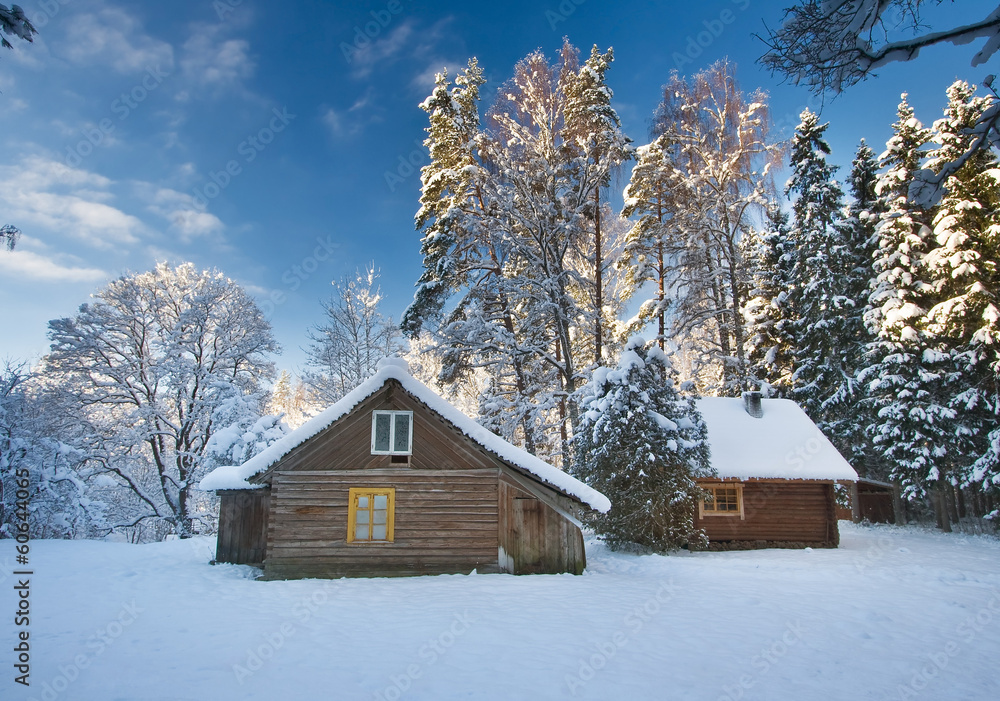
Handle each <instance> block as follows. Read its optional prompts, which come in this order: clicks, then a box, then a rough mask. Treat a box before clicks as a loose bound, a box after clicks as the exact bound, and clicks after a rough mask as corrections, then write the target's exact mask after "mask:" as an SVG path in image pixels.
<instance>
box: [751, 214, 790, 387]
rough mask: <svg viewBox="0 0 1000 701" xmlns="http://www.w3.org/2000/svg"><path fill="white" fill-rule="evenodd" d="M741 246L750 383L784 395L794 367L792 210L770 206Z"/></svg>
mask: <svg viewBox="0 0 1000 701" xmlns="http://www.w3.org/2000/svg"><path fill="white" fill-rule="evenodd" d="M742 247H743V258H744V260H746V261H747V267H748V278H749V281H750V290H749V294H748V298H749V300H748V301H747V304H746V306H745V307H744V309H743V316H744V317H745V318H746V320H747V362H748V363H749V374H750V378H751V384H752V386H753V387H760V388H761V389H762V390H763V391H764V392H765V393H766V394H767V395H768V396H776V397H784V396H787V395H788V393H789V391H790V389H791V377H792V370H793V366H792V351H793V348H794V344H795V338H794V336H793V335H792V323H793V321H794V316H793V308H792V298H793V297H792V292H793V290H792V268H793V267H794V264H795V258H796V253H797V252H796V249H795V246H794V245H793V242H792V241H791V239H790V238H789V224H788V214H786V213H785V212H783V211H782V210H781V208H780V207H777V206H772V207H771V208H769V210H768V215H767V227H766V228H764V229H763V230H759V231H758V230H752V231H751V232H750V235H749V236H747V237H746V238H744V239H743V241H742Z"/></svg>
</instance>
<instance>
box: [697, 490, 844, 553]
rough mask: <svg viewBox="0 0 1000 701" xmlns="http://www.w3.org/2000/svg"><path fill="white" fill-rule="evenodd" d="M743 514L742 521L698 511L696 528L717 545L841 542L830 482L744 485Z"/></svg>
mask: <svg viewBox="0 0 1000 701" xmlns="http://www.w3.org/2000/svg"><path fill="white" fill-rule="evenodd" d="M700 484H703V485H705V486H707V485H709V484H718V482H714V483H712V482H700ZM743 514H744V518H743V519H740V517H739V516H738V515H737V516H706V517H704V518H699V516H698V513H697V512H695V527H696V528H703V529H705V533H706V534H707V535H708V539H709V540H710V541H712V542H717V543H722V542H731V541H767V542H787V543H807V544H816V545H818V546H830V547H836V546H837V545H838V544H839V542H840V533H839V531H838V529H837V518H836V505H835V502H834V496H833V484H830V483H824V482H805V481H795V480H784V481H775V482H765V481H750V482H744V483H743Z"/></svg>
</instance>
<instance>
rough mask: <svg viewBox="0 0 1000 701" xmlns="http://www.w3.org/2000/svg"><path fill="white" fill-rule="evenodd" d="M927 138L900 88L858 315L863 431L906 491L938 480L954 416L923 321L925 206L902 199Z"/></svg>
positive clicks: (928, 239) (928, 296)
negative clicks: (865, 331)
mask: <svg viewBox="0 0 1000 701" xmlns="http://www.w3.org/2000/svg"><path fill="white" fill-rule="evenodd" d="M929 139H930V130H929V129H926V128H925V127H924V126H923V125H922V124H921V123H920V122H919V121H918V120H917V119H916V117H915V116H914V112H913V108H912V107H910V105H909V103H908V102H907V100H906V95H905V94H904V95H903V98H902V101H901V102H900V105H899V108H898V111H897V120H896V122H895V123H894V124H893V136H892V137H891V138H890V139H889V141H888V142H887V143H886V150H885V152H884V153H883V154H882V156H881V159H880V161H881V166H882V168H883V169H884V172H883V173H882V175H881V176H880V177H879V180H878V184H877V185H876V192H877V193H878V194H879V195H881V196H882V197H884V198H886V203H887V210H886V211H885V212H883V213H882V215H881V220H880V222H879V224H878V227H877V236H878V252H877V254H876V258H875V263H874V272H875V275H876V277H875V278H874V280H873V285H872V292H871V296H870V302H871V309H870V310H869V311H868V312H867V313H866V315H865V322H866V324H867V325H868V328H869V330H870V332H871V333H872V334H873V335H874V337H875V340H874V341H873V342H872V343H871V344H870V346H869V353H868V358H869V365H868V366H867V367H866V368H865V369H864V370H863V371H862V373H861V375H860V379H861V380H862V382H865V383H866V385H867V386H866V391H867V395H868V398H869V401H870V402H871V405H872V411H871V414H870V415H871V416H873V417H874V418H873V422H872V425H871V427H870V429H869V432H870V434H871V435H872V436H873V440H874V442H875V444H876V446H877V447H878V448H879V450H880V452H881V454H882V457H883V458H884V459H885V460H886V462H887V467H888V475H887V477H888V478H889V479H892V480H894V481H897V482H899V483H901V484H902V486H903V492H904V496H906V497H907V498H911V499H916V498H923V497H925V496H926V495H927V493H928V490H929V489H932V488H935V487H940V486H942V485H943V484H944V478H945V476H946V474H947V471H946V470H944V469H942V468H944V466H945V465H946V462H947V460H948V459H949V457H950V453H951V441H950V435H949V430H948V426H949V425H950V424H951V422H952V421H953V420H954V418H955V414H954V410H953V409H951V408H950V407H949V406H948V400H947V396H946V393H945V392H944V391H943V390H942V382H943V381H944V380H945V379H947V377H948V370H949V369H948V367H947V360H948V356H947V355H945V354H943V353H942V352H941V348H940V346H939V345H938V344H937V343H936V342H935V340H934V337H933V335H932V334H931V333H929V332H928V330H927V328H926V316H927V311H928V310H929V309H930V308H931V307H932V306H933V301H934V298H933V296H932V287H931V284H930V281H929V275H928V272H929V271H928V269H927V264H926V256H927V254H928V253H929V252H930V250H931V249H932V248H933V247H934V237H933V232H932V231H931V228H930V226H929V224H930V222H931V218H932V212H928V211H926V210H924V209H922V208H920V207H919V206H916V205H913V204H911V203H910V202H909V201H908V199H907V193H908V191H909V186H910V184H911V183H912V181H913V178H914V176H915V173H916V172H917V171H918V170H919V169H920V168H921V164H922V160H923V158H924V156H925V155H926V151H925V150H924V144H926V143H927V141H928V140H929ZM939 483H940V484H939ZM940 514H941V511H940V508H939V515H940Z"/></svg>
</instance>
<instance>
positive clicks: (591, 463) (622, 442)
mask: <svg viewBox="0 0 1000 701" xmlns="http://www.w3.org/2000/svg"><path fill="white" fill-rule="evenodd" d="M672 375H673V372H672V369H671V368H670V363H669V360H668V359H667V356H666V355H665V354H664V352H663V351H661V350H660V349H659V347H658V346H656V345H655V344H653V345H652V346H651V347H649V348H647V347H646V343H645V341H644V340H643V339H642V338H640V337H633V338H632V339H630V340H629V342H628V343H627V344H626V345H625V349H624V350H623V351H622V354H621V357H620V358H619V361H618V365H617V367H615V368H614V369H609V368H598V369H597V370H595V371H594V374H593V377H592V379H591V381H590V383H589V384H588V385H587V387H586V388H585V390H584V400H583V401H582V403H581V417H580V430H579V433H578V435H577V436H576V439H575V444H576V452H577V460H576V462H575V473H576V475H577V476H578V477H579V478H580V479H582V480H584V481H585V482H587V483H588V484H590V485H591V486H592V487H594V488H595V489H597V490H599V491H601V492H602V493H604V494H606V495H607V496H608V498H610V499H611V503H612V507H611V511H609V512H608V513H607V514H598V515H596V516H595V517H594V518H593V521H592V524H593V527H594V530H595V531H596V532H597V533H598V534H599V535H601V536H603V537H604V539H605V541H606V542H607V543H608V545H609V546H610V547H611V548H613V549H621V548H626V549H627V548H639V549H643V550H650V551H654V552H665V551H668V550H672V549H676V548H678V547H681V546H684V545H691V546H696V547H697V546H703V545H704V544H705V543H706V540H705V536H704V533H703V532H702V531H700V530H696V529H695V528H694V512H695V508H696V505H697V499H698V495H699V488H698V487H697V485H696V484H695V481H694V479H695V478H696V477H704V476H709V475H710V474H711V467H710V465H709V447H708V434H707V430H706V428H705V424H704V422H703V421H702V419H701V415H700V414H699V413H698V410H697V408H696V407H695V404H694V400H693V399H691V398H682V397H681V396H680V395H679V394H678V392H677V389H676V388H675V386H674V384H673V382H672V381H671V380H668V381H666V382H664V380H663V378H664V377H665V376H667V377H671V376H672Z"/></svg>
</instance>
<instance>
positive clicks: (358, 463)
mask: <svg viewBox="0 0 1000 701" xmlns="http://www.w3.org/2000/svg"><path fill="white" fill-rule="evenodd" d="M374 409H395V410H411V411H413V455H412V456H411V459H410V464H409V465H393V464H392V463H390V460H389V457H388V456H385V455H372V454H371V412H372V410H374ZM278 467H280V470H279V471H276V472H274V473H273V475H272V487H271V489H272V495H273V496H272V499H271V514H270V516H271V518H270V525H269V532H268V549H267V560H266V564H265V567H264V576H265V578H267V579H289V578H297V577H341V576H395V575H416V574H443V573H460V572H471V571H472V570H473V569H476V570H478V571H480V572H498V571H499V569H500V568H499V565H498V558H497V552H498V550H497V545H498V542H497V524H498V512H497V503H498V496H497V484H498V475H499V471H500V464H499V462H498V461H496V460H495V459H493V458H492V457H491V456H490V455H488V454H486V453H484V452H483V451H482V450H481V449H480V448H479V446H478V445H476V444H474V443H473V442H472V441H471V440H470V439H468V438H467V437H466V436H464V435H463V434H461V433H460V432H458V431H457V430H456V429H454V428H453V427H452V426H451V425H450V424H448V423H446V422H444V421H443V420H442V419H441V418H440V417H438V416H437V414H435V413H434V412H431V411H429V410H428V409H427V408H426V407H424V405H423V404H421V403H419V402H417V401H416V400H415V399H414V398H413V397H411V396H410V395H409V394H408V393H406V392H405V391H403V390H402V387H401V386H400V385H398V384H396V383H395V382H394V381H390V382H389V383H388V384H387V386H386V387H385V388H383V389H382V390H380V391H379V392H376V393H375V394H374V395H372V396H371V397H369V398H368V399H367V400H365V401H364V402H362V403H361V404H360V405H359V406H358V407H357V408H356V409H355V410H354V411H353V412H352V413H351V414H349V415H348V416H346V417H344V419H342V420H341V421H339V422H337V423H336V424H334V426H332V427H331V428H330V429H329V430H327V431H325V432H324V433H322V434H320V435H318V436H316V437H315V438H313V439H311V440H310V441H307V442H306V443H304V444H303V445H301V446H299V447H298V448H297V449H295V450H294V451H293V452H292V453H290V454H289V455H288V456H286V458H285V459H284V460H282V461H281V463H279V465H278ZM351 487H373V488H374V487H394V488H395V490H396V495H395V538H394V541H393V542H392V543H348V542H347V525H348V524H347V512H348V504H347V500H348V490H349V489H350V488H351Z"/></svg>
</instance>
